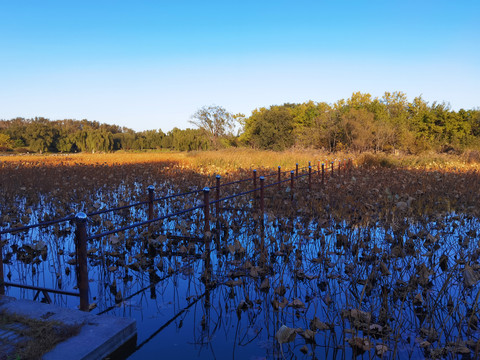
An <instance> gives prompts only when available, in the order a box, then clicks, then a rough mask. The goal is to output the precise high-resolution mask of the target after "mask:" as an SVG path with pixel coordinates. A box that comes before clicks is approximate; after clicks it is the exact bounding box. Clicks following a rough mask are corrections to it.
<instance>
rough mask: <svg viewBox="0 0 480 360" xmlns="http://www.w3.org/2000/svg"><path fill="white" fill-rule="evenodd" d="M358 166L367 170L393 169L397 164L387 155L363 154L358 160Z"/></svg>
mask: <svg viewBox="0 0 480 360" xmlns="http://www.w3.org/2000/svg"><path fill="white" fill-rule="evenodd" d="M357 163H358V165H361V166H363V167H367V168H375V167H385V168H392V167H395V162H394V161H393V160H392V159H391V158H390V157H388V156H386V155H385V154H372V153H363V154H361V155H360V156H359V157H358V159H357Z"/></svg>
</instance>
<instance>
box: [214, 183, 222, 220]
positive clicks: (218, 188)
mask: <svg viewBox="0 0 480 360" xmlns="http://www.w3.org/2000/svg"><path fill="white" fill-rule="evenodd" d="M216 179H217V184H216V186H217V189H216V190H217V191H216V192H215V200H217V202H216V203H215V216H216V217H217V218H218V216H219V215H220V203H219V202H218V200H219V199H220V179H221V176H220V175H217V176H216Z"/></svg>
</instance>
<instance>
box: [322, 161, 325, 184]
mask: <svg viewBox="0 0 480 360" xmlns="http://www.w3.org/2000/svg"><path fill="white" fill-rule="evenodd" d="M323 184H325V164H324V163H322V185H323Z"/></svg>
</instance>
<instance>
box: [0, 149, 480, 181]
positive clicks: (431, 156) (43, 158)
mask: <svg viewBox="0 0 480 360" xmlns="http://www.w3.org/2000/svg"><path fill="white" fill-rule="evenodd" d="M346 158H353V159H354V161H355V162H356V163H357V164H358V165H362V166H366V167H401V168H406V169H415V170H445V171H451V170H454V171H458V170H460V171H461V170H473V169H480V160H479V159H480V155H479V154H478V152H475V151H473V152H472V151H470V152H466V153H465V154H463V155H451V154H438V153H433V152H432V153H423V154H421V155H394V154H384V153H378V154H375V153H361V154H353V153H335V154H331V153H326V152H322V151H318V150H308V149H307V150H305V149H295V150H286V151H281V152H275V151H264V150H253V149H246V148H240V149H237V148H232V149H225V150H220V151H192V152H148V153H125V152H117V153H108V154H90V153H81V154H65V155H63V154H62V155H9V156H2V157H0V167H5V166H7V167H11V166H12V165H16V166H22V167H39V166H46V167H49V166H75V165H77V166H78V165H87V166H112V165H113V166H116V165H128V164H155V163H170V164H175V165H177V166H179V167H181V168H189V169H191V170H194V171H196V172H199V173H201V174H205V175H207V174H208V175H211V174H215V173H220V174H222V173H227V172H234V171H236V170H238V169H253V168H258V169H260V168H277V166H281V167H282V168H288V169H290V168H293V167H295V164H296V163H299V164H300V165H301V166H306V165H307V164H308V162H309V161H311V162H312V166H314V167H316V166H317V163H318V161H320V162H331V161H334V160H337V159H339V160H341V159H346Z"/></svg>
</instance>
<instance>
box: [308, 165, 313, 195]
mask: <svg viewBox="0 0 480 360" xmlns="http://www.w3.org/2000/svg"><path fill="white" fill-rule="evenodd" d="M308 190H312V166H311V165H308Z"/></svg>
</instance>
